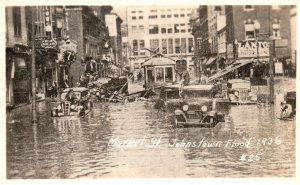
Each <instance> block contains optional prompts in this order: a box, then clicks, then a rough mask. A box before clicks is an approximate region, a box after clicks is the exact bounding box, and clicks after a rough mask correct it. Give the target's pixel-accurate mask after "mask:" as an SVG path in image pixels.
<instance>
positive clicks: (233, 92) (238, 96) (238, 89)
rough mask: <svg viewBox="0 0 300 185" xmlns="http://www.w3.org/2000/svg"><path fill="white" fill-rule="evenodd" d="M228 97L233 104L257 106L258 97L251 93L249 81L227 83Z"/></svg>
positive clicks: (237, 80) (230, 81) (229, 81)
mask: <svg viewBox="0 0 300 185" xmlns="http://www.w3.org/2000/svg"><path fill="white" fill-rule="evenodd" d="M227 88H228V90H227V96H228V99H229V101H230V103H232V104H256V103H257V95H256V94H255V93H254V92H252V91H251V84H250V81H248V80H242V79H232V80H228V83H227Z"/></svg>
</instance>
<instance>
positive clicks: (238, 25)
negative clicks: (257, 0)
mask: <svg viewBox="0 0 300 185" xmlns="http://www.w3.org/2000/svg"><path fill="white" fill-rule="evenodd" d="M289 9H290V7H289V6H252V5H245V6H199V21H198V22H195V24H193V30H194V31H193V35H194V37H195V39H197V45H198V47H196V49H197V50H196V51H195V55H197V57H198V59H199V60H198V62H199V63H200V64H201V65H202V69H201V70H202V71H203V72H205V73H206V74H207V75H208V76H210V75H213V74H214V73H216V72H217V71H218V70H221V69H223V68H225V66H226V65H229V64H231V63H232V62H236V61H237V60H242V59H249V60H250V59H251V60H253V61H259V62H260V63H261V62H262V63H264V65H266V66H265V73H268V71H267V67H268V63H269V62H268V61H269V60H270V58H272V60H273V59H274V60H275V61H277V62H281V63H282V65H283V68H285V65H284V64H285V63H286V62H287V61H288V60H289V58H291V54H290V53H291V52H290V51H291V48H290V46H291V39H290V34H291V30H290V17H289V14H288V12H289ZM271 44H272V45H271ZM273 46H274V47H273ZM271 47H272V50H271V49H270V48H271ZM270 55H271V57H270ZM250 66H251V65H250V64H249V65H248V70H247V69H242V70H241V71H245V70H246V71H247V72H246V73H247V75H248V76H250ZM246 68H247V67H246ZM237 74H238V73H237ZM244 74H245V73H244Z"/></svg>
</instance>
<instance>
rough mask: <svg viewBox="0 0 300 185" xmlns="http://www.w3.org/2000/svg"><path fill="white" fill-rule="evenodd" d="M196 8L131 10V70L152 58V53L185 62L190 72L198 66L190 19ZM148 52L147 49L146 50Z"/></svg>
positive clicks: (129, 11) (157, 7)
mask: <svg viewBox="0 0 300 185" xmlns="http://www.w3.org/2000/svg"><path fill="white" fill-rule="evenodd" d="M196 8H197V7H193V6H185V7H180V6H134V7H128V8H127V25H128V43H129V59H130V67H131V70H134V69H135V70H139V69H140V68H141V63H143V62H144V61H145V59H147V58H149V57H151V55H153V53H151V52H150V51H148V50H147V49H149V50H152V51H156V52H159V53H160V52H161V53H162V54H163V55H165V56H168V57H171V58H173V59H175V60H177V59H184V60H186V61H187V64H188V65H189V67H190V69H193V65H194V62H193V61H192V57H193V53H194V52H193V47H194V37H193V35H192V34H191V30H190V23H189V19H190V16H191V13H192V11H193V10H195V9H196ZM144 48H146V49H144Z"/></svg>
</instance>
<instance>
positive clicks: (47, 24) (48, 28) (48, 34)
mask: <svg viewBox="0 0 300 185" xmlns="http://www.w3.org/2000/svg"><path fill="white" fill-rule="evenodd" d="M44 13H45V32H46V37H47V38H46V40H51V39H52V20H51V10H50V6H45V12H44Z"/></svg>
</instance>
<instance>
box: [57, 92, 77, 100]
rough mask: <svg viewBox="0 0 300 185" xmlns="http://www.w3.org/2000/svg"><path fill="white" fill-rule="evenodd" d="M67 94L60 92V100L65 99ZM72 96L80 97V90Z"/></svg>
mask: <svg viewBox="0 0 300 185" xmlns="http://www.w3.org/2000/svg"><path fill="white" fill-rule="evenodd" d="M67 94H68V93H67V92H64V93H62V94H61V99H62V100H64V99H66V95H67ZM74 96H75V97H76V100H78V99H80V92H74Z"/></svg>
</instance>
